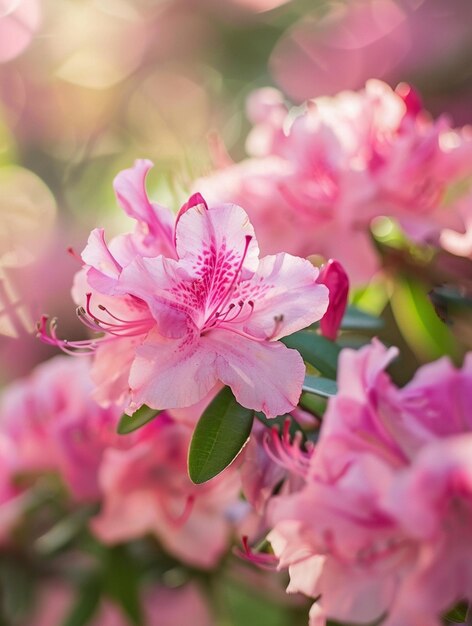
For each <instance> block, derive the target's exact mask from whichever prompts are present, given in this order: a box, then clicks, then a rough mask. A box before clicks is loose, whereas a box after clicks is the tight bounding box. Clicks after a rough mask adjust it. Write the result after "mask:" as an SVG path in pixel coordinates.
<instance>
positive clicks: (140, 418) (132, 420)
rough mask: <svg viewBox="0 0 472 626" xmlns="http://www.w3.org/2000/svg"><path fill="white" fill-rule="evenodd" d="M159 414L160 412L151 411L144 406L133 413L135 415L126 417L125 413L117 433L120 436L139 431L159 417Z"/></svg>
mask: <svg viewBox="0 0 472 626" xmlns="http://www.w3.org/2000/svg"><path fill="white" fill-rule="evenodd" d="M159 413H160V411H157V410H156V409H150V408H149V407H148V406H146V405H145V404H143V406H142V407H141V408H139V409H138V410H137V411H136V412H135V413H133V415H126V413H124V414H123V415H122V416H121V417H120V421H119V422H118V428H117V432H118V434H119V435H128V434H129V433H132V432H133V431H135V430H138V428H142V426H145V425H146V424H147V423H148V422H150V421H151V420H153V419H154V418H155V417H157V416H158V415H159Z"/></svg>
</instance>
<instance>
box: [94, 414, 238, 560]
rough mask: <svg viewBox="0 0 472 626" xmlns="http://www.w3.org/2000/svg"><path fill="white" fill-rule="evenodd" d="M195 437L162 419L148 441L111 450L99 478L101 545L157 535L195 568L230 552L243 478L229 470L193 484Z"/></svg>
mask: <svg viewBox="0 0 472 626" xmlns="http://www.w3.org/2000/svg"><path fill="white" fill-rule="evenodd" d="M190 435H191V429H190V428H188V427H186V426H184V425H183V424H180V423H176V422H174V421H173V420H171V419H170V418H168V417H165V416H160V417H159V419H158V420H157V426H156V429H155V432H154V433H153V435H152V436H150V437H148V438H147V439H146V440H144V441H141V442H140V443H138V444H137V445H135V446H133V447H132V448H131V449H129V450H126V451H125V450H116V449H109V450H107V452H106V453H105V457H104V460H103V464H102V466H101V468H100V476H99V478H100V484H101V488H102V490H103V494H104V501H103V508H102V510H101V512H100V514H99V515H98V517H96V518H95V519H93V520H92V529H93V531H94V533H95V534H96V535H97V536H98V537H99V539H100V540H101V541H104V542H105V543H117V542H121V541H127V540H130V539H133V538H136V537H141V536H143V535H145V534H147V533H153V534H154V535H155V536H156V537H157V538H158V539H159V541H160V542H161V543H162V545H163V546H164V548H165V549H166V550H168V551H169V552H171V553H172V554H173V555H174V556H176V557H177V558H179V559H181V560H183V561H185V562H187V563H190V564H191V565H194V566H197V567H202V568H209V567H212V566H214V565H215V564H216V562H217V561H218V560H219V558H220V557H221V556H222V554H223V553H224V551H225V550H226V549H227V545H228V540H229V536H230V531H231V521H230V520H231V508H232V507H234V506H235V505H237V500H238V493H239V488H240V482H239V477H238V474H237V472H236V471H235V470H234V469H230V470H228V471H227V472H225V473H224V475H222V476H221V477H218V478H216V479H214V480H212V481H210V482H208V483H206V484H205V485H194V484H193V483H192V482H191V481H190V479H189V478H188V475H187V449H188V444H189V439H190Z"/></svg>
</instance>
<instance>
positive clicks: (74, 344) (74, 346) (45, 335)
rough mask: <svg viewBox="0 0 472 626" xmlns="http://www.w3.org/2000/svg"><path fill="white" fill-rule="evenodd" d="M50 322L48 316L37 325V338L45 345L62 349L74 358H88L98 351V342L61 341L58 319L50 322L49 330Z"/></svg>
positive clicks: (87, 340) (42, 318)
mask: <svg viewBox="0 0 472 626" xmlns="http://www.w3.org/2000/svg"><path fill="white" fill-rule="evenodd" d="M48 320H49V318H48V316H47V315H42V316H41V319H40V321H39V322H38V324H37V336H38V337H39V338H40V339H41V341H42V342H43V343H46V344H47V345H49V346H54V347H56V348H60V349H61V350H62V351H63V352H65V353H66V354H70V355H74V356H88V355H89V354H91V353H92V352H94V350H95V349H96V347H97V341H91V340H89V339H86V340H83V341H68V340H67V339H59V337H58V336H57V333H56V329H57V319H56V318H53V319H52V320H51V321H50V322H49V329H48Z"/></svg>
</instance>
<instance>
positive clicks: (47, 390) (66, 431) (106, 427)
mask: <svg viewBox="0 0 472 626" xmlns="http://www.w3.org/2000/svg"><path fill="white" fill-rule="evenodd" d="M89 366H90V363H89V362H88V360H85V359H84V360H82V359H71V358H68V357H63V356H62V357H56V358H54V359H52V360H50V361H47V362H45V363H43V364H41V365H40V366H38V367H37V368H36V369H35V370H34V371H33V373H32V374H31V376H30V377H29V378H26V379H24V380H21V381H18V382H15V383H14V384H12V385H10V386H9V387H8V388H7V389H6V390H5V392H4V394H3V396H2V398H1V402H0V419H1V423H2V428H3V432H4V433H5V435H7V436H8V437H9V438H10V439H11V441H12V442H13V448H14V451H15V452H14V456H15V472H44V471H49V470H52V471H57V472H59V473H60V475H61V476H62V478H63V480H64V481H65V483H66V484H67V486H68V487H69V489H70V490H71V492H72V494H73V495H74V497H75V498H78V499H80V500H97V499H99V497H100V489H99V485H98V478H97V472H98V468H99V466H100V463H101V460H102V456H103V453H104V451H105V449H107V448H109V447H116V448H121V447H128V446H130V445H132V444H133V443H134V442H135V441H136V440H137V439H139V438H140V437H142V436H143V435H144V431H138V432H137V433H136V434H135V435H130V436H128V437H122V436H120V435H117V434H116V427H117V422H118V418H119V415H120V413H121V412H120V410H119V409H116V408H112V409H103V408H102V407H100V406H98V405H97V404H96V402H94V401H93V400H92V399H91V397H90V396H91V391H92V389H93V385H92V381H91V380H90V375H89Z"/></svg>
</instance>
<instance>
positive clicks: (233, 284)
mask: <svg viewBox="0 0 472 626" xmlns="http://www.w3.org/2000/svg"><path fill="white" fill-rule="evenodd" d="M251 240H252V235H246V236H245V241H246V243H245V245H244V251H243V254H242V257H241V261H240V262H239V265H238V267H237V269H236V271H235V273H234V276H233V280H232V281H231V283H230V284H229V287H228V288H227V290H226V292H225V293H224V294H223V296H222V298H221V299H220V301H219V302H218V303H217V304H216V306H215V307H214V308H213V310H212V311H211V312H210V314H209V315H207V316H206V321H205V323H204V325H203V328H202V330H203V329H204V328H205V327H206V328H208V324H210V325H211V322H212V320H213V318H214V317H215V314H216V313H217V311H222V310H223V309H224V308H225V307H226V306H227V304H228V303H229V302H230V300H231V298H232V297H233V293H234V289H235V287H236V283H237V281H238V279H239V277H240V274H241V270H242V268H243V264H244V260H245V258H246V256H247V251H248V249H249V244H250V243H251Z"/></svg>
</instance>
